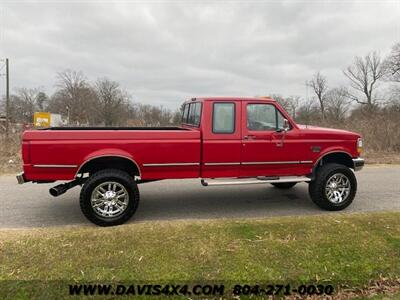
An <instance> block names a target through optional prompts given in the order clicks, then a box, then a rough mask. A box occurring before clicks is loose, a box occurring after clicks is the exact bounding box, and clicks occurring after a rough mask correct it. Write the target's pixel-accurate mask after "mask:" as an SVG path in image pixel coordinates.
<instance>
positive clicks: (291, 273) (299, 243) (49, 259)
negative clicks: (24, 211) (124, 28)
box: [0, 212, 400, 299]
mask: <svg viewBox="0 0 400 300" xmlns="http://www.w3.org/2000/svg"><path fill="white" fill-rule="evenodd" d="M382 277H384V278H390V279H394V280H395V279H398V278H399V277H400V212H390V213H368V214H345V215H344V214H343V215H342V214H329V215H322V216H302V217H277V218H269V219H263V220H253V219H252V220H249V219H245V220H217V221H210V220H207V221H173V222H146V223H137V224H129V225H125V226H119V227H113V228H100V227H91V226H87V227H68V228H65V227H64V228H48V229H32V230H1V231H0V280H2V281H1V282H0V293H6V292H7V293H10V292H12V293H14V294H13V295H16V294H15V293H17V291H18V297H17V298H21V299H26V298H29V299H30V298H32V294H30V295H29V293H30V286H29V284H31V285H32V286H33V285H34V286H35V287H38V286H39V287H40V286H43V287H45V286H46V284H48V283H49V282H53V284H54V285H57V284H61V285H62V284H64V285H65V284H69V283H73V282H85V283H86V282H96V283H98V282H106V283H110V282H128V283H137V282H153V283H154V282H171V283H185V282H187V283H202V282H224V283H227V284H235V283H240V284H244V283H249V284H267V283H277V284H279V283H292V284H301V283H320V284H333V285H334V286H338V285H341V284H346V285H347V286H349V287H362V286H364V285H367V284H368V283H369V281H370V280H379V279H380V278H382ZM38 282H39V284H38ZM40 282H42V283H43V282H44V283H46V284H40ZM60 282H61V283H60ZM21 287H24V288H23V289H21ZM43 289H44V288H43ZM21 291H22V292H21ZM66 291H67V290H66V289H65V290H64V291H63V293H64V294H65V295H64V296H67V294H66ZM41 292H44V290H41ZM47 292H48V291H47ZM24 293H25V294H24ZM26 294H28V296H26ZM42 296H43V294H42ZM60 296H62V295H60ZM38 298H42V297H38Z"/></svg>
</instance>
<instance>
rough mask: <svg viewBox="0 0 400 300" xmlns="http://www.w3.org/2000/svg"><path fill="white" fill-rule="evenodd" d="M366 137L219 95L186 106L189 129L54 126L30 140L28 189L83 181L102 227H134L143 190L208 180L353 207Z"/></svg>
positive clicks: (55, 191) (62, 188)
mask: <svg viewBox="0 0 400 300" xmlns="http://www.w3.org/2000/svg"><path fill="white" fill-rule="evenodd" d="M362 146H363V145H362V139H361V137H360V135H359V134H357V133H353V132H349V131H344V130H335V129H327V128H319V127H314V126H303V125H298V124H296V123H295V122H294V121H293V120H292V119H291V118H290V116H289V115H288V114H287V113H286V112H285V111H284V109H283V108H282V107H281V106H280V105H279V104H278V103H277V102H276V101H275V100H273V99H270V98H234V97H229V98H228V97H224V98H222V97H209V98H207V97H206V98H193V99H191V100H190V101H187V102H185V103H184V110H183V115H182V124H181V126H180V127H134V128H102V127H91V128H71V127H60V128H47V129H42V130H28V131H25V132H24V134H23V141H22V157H23V163H24V165H23V169H24V172H23V173H21V174H18V175H17V180H18V182H19V183H24V182H27V181H32V182H36V183H49V182H54V181H56V180H67V181H69V182H67V183H63V184H60V185H57V186H55V187H53V188H51V189H50V194H51V195H53V196H58V195H60V194H63V193H64V192H66V191H67V190H68V189H70V188H72V187H74V186H77V185H81V186H82V190H81V194H80V206H81V210H82V212H83V214H84V215H85V216H86V217H87V218H88V219H89V220H90V221H92V222H93V223H95V224H97V225H101V226H109V225H117V224H122V223H124V222H126V221H127V220H128V219H129V218H131V217H132V215H133V214H134V213H135V211H136V209H137V207H138V203H139V190H138V184H140V183H144V182H149V181H156V180H162V179H177V178H181V179H184V178H200V179H201V183H202V185H204V186H213V185H237V184H264V183H271V184H272V185H274V186H275V187H276V188H279V189H289V188H291V187H293V186H294V185H295V184H296V183H299V182H306V183H308V184H309V194H310V197H311V199H312V200H313V201H314V202H315V203H316V204H317V205H318V206H319V207H321V208H324V209H327V210H341V209H343V208H345V207H347V206H348V205H350V203H351V202H352V201H353V199H354V197H355V194H356V189H357V181H356V177H355V176H354V171H357V170H360V169H361V168H362V167H363V165H364V160H363V159H362V158H360V153H361V150H362Z"/></svg>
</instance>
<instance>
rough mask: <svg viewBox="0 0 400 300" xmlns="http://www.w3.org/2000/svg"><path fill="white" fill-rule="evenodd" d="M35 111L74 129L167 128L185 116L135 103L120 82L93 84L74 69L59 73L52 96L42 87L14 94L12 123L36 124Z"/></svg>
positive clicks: (19, 89)
mask: <svg viewBox="0 0 400 300" xmlns="http://www.w3.org/2000/svg"><path fill="white" fill-rule="evenodd" d="M4 103H5V101H4V99H3V101H2V106H3V107H5V104H4ZM3 111H4V109H3ZM35 111H47V112H51V113H57V114H61V115H62V116H64V117H65V118H66V119H67V120H66V122H67V123H68V125H71V126H88V125H103V126H164V125H171V124H178V123H179V121H180V115H181V113H180V110H179V109H177V110H176V111H172V110H170V109H167V108H165V107H163V106H155V105H150V104H142V103H135V102H133V101H132V99H131V96H130V94H129V93H128V92H126V91H125V90H124V89H123V88H121V86H120V84H119V83H118V82H116V81H113V80H110V79H108V78H99V79H97V80H96V81H95V82H94V83H91V82H89V81H88V80H87V79H86V78H85V76H84V74H83V73H82V72H80V71H79V72H78V71H73V70H65V71H63V72H60V73H58V74H57V81H56V90H55V91H54V93H53V94H52V95H51V96H49V95H47V94H46V93H45V92H44V91H43V90H42V89H41V88H31V89H30V88H18V89H16V92H15V93H13V94H11V95H10V108H9V116H10V121H11V122H12V123H23V124H30V123H33V114H34V112H35Z"/></svg>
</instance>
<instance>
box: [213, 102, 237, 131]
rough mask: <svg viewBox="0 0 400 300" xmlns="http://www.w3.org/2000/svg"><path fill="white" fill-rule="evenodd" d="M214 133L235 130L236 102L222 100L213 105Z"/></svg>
mask: <svg viewBox="0 0 400 300" xmlns="http://www.w3.org/2000/svg"><path fill="white" fill-rule="evenodd" d="M212 132H213V133H234V132H235V103H233V102H232V103H231V102H223V103H222V102H221V103H214V105H213V119H212Z"/></svg>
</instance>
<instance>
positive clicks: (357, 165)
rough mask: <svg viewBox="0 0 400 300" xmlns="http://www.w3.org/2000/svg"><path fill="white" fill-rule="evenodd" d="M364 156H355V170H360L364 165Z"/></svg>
mask: <svg viewBox="0 0 400 300" xmlns="http://www.w3.org/2000/svg"><path fill="white" fill-rule="evenodd" d="M364 163H365V161H364V158H361V157H358V158H353V165H354V171H360V170H361V169H362V168H363V167H364Z"/></svg>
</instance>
